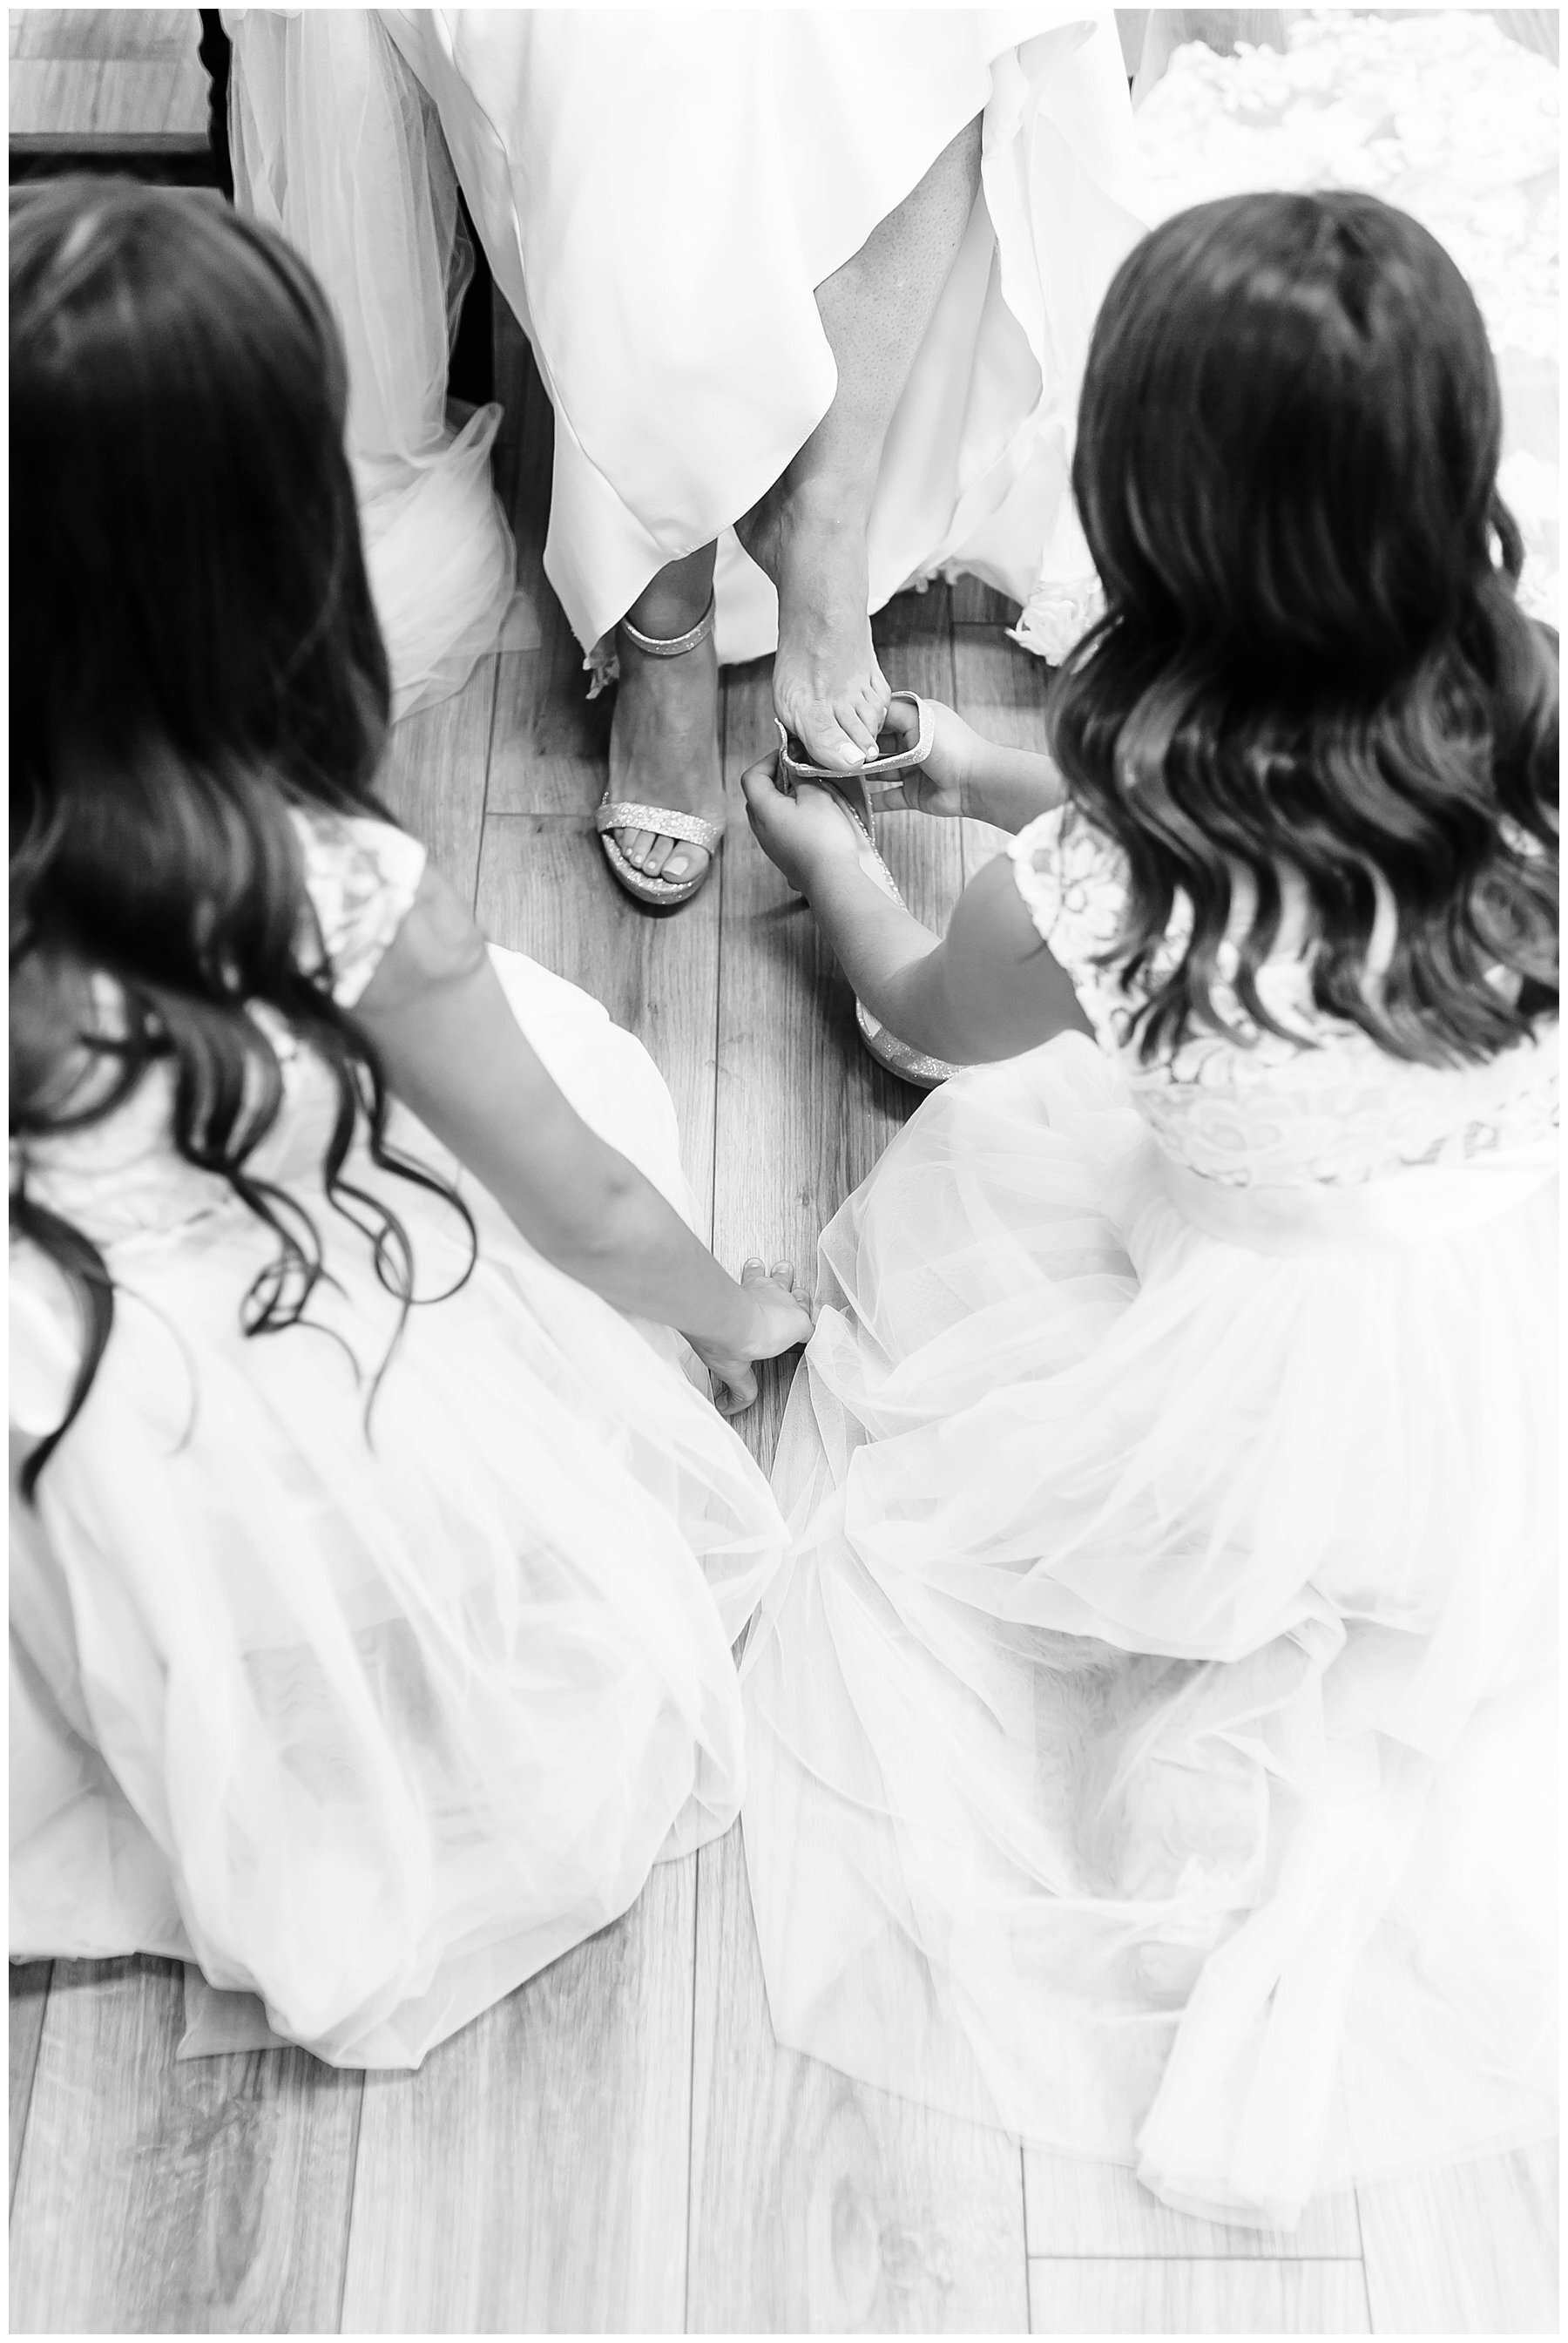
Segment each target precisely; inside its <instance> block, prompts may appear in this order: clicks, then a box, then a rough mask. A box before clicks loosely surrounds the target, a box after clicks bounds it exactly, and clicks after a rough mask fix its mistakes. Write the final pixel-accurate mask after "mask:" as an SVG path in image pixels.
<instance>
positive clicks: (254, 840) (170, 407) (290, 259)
mask: <svg viewBox="0 0 1568 2343" xmlns="http://www.w3.org/2000/svg"><path fill="white" fill-rule="evenodd" d="M10 269H11V496H12V508H11V510H12V537H11V979H12V1015H11V1082H12V1087H11V1131H12V1141H13V1144H12V1164H13V1172H12V1190H11V1226H12V1231H13V1236H14V1238H15V1237H21V1238H23V1239H25V1240H28V1241H30V1242H32V1243H34V1244H35V1245H36V1246H37V1247H38V1248H39V1249H40V1250H41V1251H42V1252H44V1253H45V1254H46V1255H47V1256H48V1258H49V1259H50V1260H51V1261H52V1262H55V1265H56V1266H57V1267H58V1268H59V1270H60V1271H61V1272H63V1274H64V1275H65V1279H66V1280H67V1282H68V1283H69V1284H70V1286H71V1287H72V1289H73V1291H74V1292H75V1296H76V1298H77V1302H78V1304H79V1307H80V1310H81V1313H82V1319H83V1325H84V1342H83V1352H82V1358H81V1363H80V1366H79V1370H78V1373H77V1375H76V1379H75V1387H74V1389H73V1391H72V1393H71V1397H70V1402H69V1405H68V1407H67V1410H66V1413H65V1418H64V1420H63V1422H62V1423H60V1424H59V1426H58V1427H57V1428H56V1429H55V1432H54V1433H51V1434H50V1435H49V1436H48V1437H47V1438H46V1439H45V1441H43V1442H42V1443H41V1444H40V1445H39V1447H38V1448H37V1449H35V1451H34V1453H33V1454H32V1455H31V1457H30V1458H29V1460H28V1462H27V1463H26V1466H25V1470H24V1473H23V1476H22V1485H23V1489H24V1493H25V1495H27V1496H28V1497H29V1498H31V1497H32V1495H33V1493H34V1491H35V1485H36V1483H37V1479H38V1475H39V1473H41V1472H42V1470H43V1468H44V1466H45V1463H47V1461H48V1458H49V1456H50V1455H51V1453H53V1451H54V1449H55V1446H56V1445H57V1443H58V1442H59V1441H60V1439H61V1438H62V1437H63V1435H64V1434H65V1432H66V1431H67V1430H68V1429H69V1427H70V1425H71V1423H73V1422H74V1421H75V1417H76V1415H77V1414H78V1413H79V1412H80V1410H81V1407H82V1404H83V1402H84V1401H85V1398H86V1395H87V1393H88V1391H89V1390H90V1389H91V1386H92V1383H93V1380H94V1377H95V1374H96V1373H97V1370H98V1366H99V1364H100V1363H101V1361H102V1359H103V1355H104V1352H105V1350H106V1346H107V1343H108V1341H109V1336H110V1332H111V1330H112V1326H113V1321H114V1288H113V1282H112V1279H111V1277H110V1273H109V1270H108V1267H107V1264H106V1262H105V1260H104V1257H103V1255H102V1254H101V1252H99V1251H98V1249H97V1247H96V1246H95V1244H94V1243H93V1242H92V1241H91V1240H90V1239H89V1238H88V1237H87V1236H86V1235H85V1233H84V1232H82V1231H80V1230H79V1229H77V1228H75V1227H74V1226H73V1225H72V1224H71V1223H70V1222H68V1221H66V1220H65V1219H63V1218H61V1217H60V1216H59V1215H58V1214H57V1213H55V1212H51V1211H50V1210H49V1209H48V1207H47V1205H46V1204H45V1203H44V1202H40V1201H39V1200H38V1199H37V1198H35V1196H33V1195H32V1194H30V1192H29V1189H28V1176H27V1161H28V1153H29V1148H30V1144H31V1143H33V1142H35V1141H40V1140H47V1139H50V1138H53V1137H56V1136H58V1135H59V1134H61V1133H64V1132H69V1131H79V1130H81V1129H83V1128H85V1126H87V1125H89V1124H91V1123H94V1122H97V1121H101V1120H102V1119H103V1118H104V1117H105V1116H106V1115H109V1114H112V1113H113V1112H114V1111H115V1110H116V1108H117V1107H119V1106H120V1105H122V1104H123V1103H124V1101H126V1099H127V1098H128V1097H129V1096H130V1094H131V1092H132V1091H134V1090H135V1089H136V1086H137V1084H138V1083H139V1082H140V1081H141V1080H142V1078H143V1076H144V1075H145V1074H146V1071H147V1070H148V1068H149V1067H151V1066H153V1065H155V1064H157V1063H166V1064H167V1065H168V1066H169V1067H170V1069H171V1071H172V1082H171V1094H172V1099H173V1113H172V1133H171V1136H172V1141H173V1144H174V1146H175V1147H176V1149H177V1151H178V1152H179V1154H180V1155H181V1156H182V1157H183V1158H184V1159H185V1161H186V1162H187V1163H190V1164H193V1165H195V1166H196V1167H197V1168H198V1169H199V1170H201V1171H204V1172H211V1173H213V1174H215V1175H216V1176H217V1177H218V1178H220V1179H221V1180H223V1181H225V1182H226V1183H227V1185H228V1186H229V1188H231V1189H232V1190H233V1192H234V1193H235V1194H236V1196H237V1197H239V1198H240V1200H241V1201H242V1202H244V1203H245V1204H246V1206H247V1207H248V1208H249V1210H250V1211H251V1212H253V1213H255V1215H256V1218H257V1219H258V1220H259V1221H261V1222H263V1223H265V1225H266V1227H267V1228H268V1229H269V1230H270V1231H271V1232H272V1233H273V1234H274V1235H275V1236H276V1240H277V1247H278V1250H277V1254H276V1259H275V1260H274V1261H273V1262H272V1263H271V1264H270V1265H269V1266H268V1267H267V1268H266V1270H265V1271H264V1272H262V1273H261V1274H260V1275H259V1276H258V1277H257V1279H256V1282H255V1284H254V1285H253V1286H252V1288H251V1290H250V1292H248V1294H247V1295H246V1297H245V1300H244V1302H243V1305H242V1309H241V1322H242V1324H243V1325H244V1326H245V1329H246V1332H248V1333H252V1334H259V1333H264V1332H274V1331H276V1330H277V1329H280V1328H283V1327H286V1326H292V1325H296V1324H298V1323H300V1322H302V1321H303V1320H304V1314H305V1311H306V1308H307V1304H308V1302H309V1300H310V1297H311V1294H312V1292H314V1290H315V1288H316V1287H317V1283H318V1282H319V1281H320V1280H321V1279H322V1278H323V1276H324V1275H326V1274H327V1272H326V1269H325V1265H324V1261H323V1253H322V1245H321V1241H320V1237H319V1234H318V1232H317V1229H316V1226H315V1223H314V1222H313V1220H312V1218H311V1216H310V1214H309V1212H307V1210H306V1209H305V1207H304V1206H303V1204H302V1203H301V1202H299V1200H298V1199H297V1197H295V1196H291V1195H288V1194H286V1193H285V1192H283V1191H282V1190H281V1189H279V1188H277V1187H275V1186H272V1185H269V1184H268V1182H266V1180H265V1179H263V1178H261V1177H260V1176H258V1174H257V1173H256V1172H255V1171H254V1170H253V1169H252V1168H251V1164H252V1158H253V1157H254V1155H255V1152H256V1148H257V1147H258V1145H259V1144H260V1142H261V1141H263V1140H264V1139H265V1138H266V1134H267V1132H268V1131H270V1130H271V1128H272V1126H273V1124H274V1123H275V1121H276V1118H277V1115H278V1111H279V1108H280V1106H281V1103H282V1099H283V1079H282V1074H281V1071H280V1067H279V1061H278V1057H277V1053H276V1050H275V1049H274V1047H273V1044H272V1042H271V1041H269V1039H268V1037H267V1031H266V1021H265V1020H262V1019H258V1018H257V1017H256V1015H255V1014H253V1011H254V1010H255V1009H256V1008H257V1007H258V1006H259V1007H264V1008H265V1009H266V1010H270V1011H275V1012H276V1016H277V1017H278V1018H279V1019H281V1020H282V1021H283V1023H284V1024H285V1025H286V1027H287V1028H288V1029H289V1030H290V1031H292V1032H293V1033H294V1034H295V1035H297V1037H298V1038H299V1040H300V1041H302V1042H303V1043H304V1044H305V1045H306V1046H307V1047H308V1048H309V1049H310V1050H311V1051H314V1052H315V1054H316V1055H317V1058H318V1059H319V1060H320V1061H322V1062H323V1063H324V1064H325V1066H326V1067H327V1070H328V1071H329V1073H330V1075H331V1078H332V1081H333V1082H334V1084H335V1086H336V1090H337V1113H336V1118H335V1121H334V1125H333V1129H332V1131H331V1135H330V1138H329V1140H328V1141H327V1147H326V1151H325V1155H324V1159H323V1162H322V1166H321V1172H322V1182H323V1190H324V1193H325V1195H326V1197H327V1200H328V1201H329V1202H330V1203H331V1205H332V1206H333V1207H334V1208H335V1209H336V1210H337V1212H340V1213H342V1214H344V1215H345V1216H346V1217H347V1219H349V1220H350V1221H351V1222H353V1223H354V1224H355V1226H356V1227H357V1228H358V1229H359V1230H360V1231H361V1232H363V1233H364V1234H365V1235H366V1236H367V1238H368V1240H369V1241H370V1242H371V1244H372V1246H373V1248H374V1256H375V1262H376V1266H377V1273H378V1275H379V1276H380V1278H381V1281H382V1282H383V1284H384V1285H385V1286H386V1287H387V1290H388V1291H389V1292H392V1293H394V1294H395V1295H396V1296H397V1297H398V1298H399V1299H400V1301H401V1302H402V1305H403V1308H402V1313H401V1315H400V1316H399V1320H398V1327H399V1330H400V1328H401V1325H402V1322H403V1319H404V1318H406V1316H407V1309H408V1306H409V1304H410V1302H411V1301H412V1300H413V1299H414V1295H413V1260H412V1254H411V1251H410V1248H409V1245H408V1242H407V1236H406V1234H405V1232H404V1230H403V1228H402V1226H401V1224H400V1223H399V1222H398V1221H397V1217H396V1215H395V1214H394V1213H393V1212H390V1211H389V1210H388V1209H387V1207H386V1206H385V1204H383V1203H382V1202H379V1201H378V1200H377V1198H375V1197H373V1196H371V1195H370V1194H368V1193H367V1192H366V1191H365V1190H364V1189H362V1188H357V1187H356V1186H355V1185H354V1184H353V1183H352V1182H351V1181H350V1180H349V1179H347V1177H346V1176H345V1166H346V1164H347V1161H348V1157H349V1151H350V1148H351V1146H352V1144H353V1142H354V1139H355V1134H356V1132H357V1131H358V1130H361V1129H363V1130H364V1131H366V1132H367V1138H368V1143H369V1147H370V1151H371V1154H372V1156H373V1158H374V1160H375V1161H377V1163H378V1164H380V1165H382V1166H383V1167H384V1168H385V1169H387V1170H388V1171H395V1172H399V1173H401V1174H402V1175H403V1176H404V1177H406V1178H408V1179H410V1180H414V1181H416V1182H418V1183H419V1184H421V1185H424V1186H431V1187H437V1188H439V1189H440V1192H442V1193H443V1194H446V1195H447V1196H448V1197H449V1198H450V1201H451V1202H453V1203H454V1205H455V1207H456V1208H457V1210H458V1211H459V1212H462V1214H463V1217H464V1219H465V1220H467V1212H465V1211H464V1208H463V1207H462V1205H461V1204H460V1202H458V1200H457V1198H456V1196H455V1195H453V1194H452V1193H451V1192H450V1191H448V1190H447V1189H445V1188H442V1187H441V1183H440V1182H437V1181H434V1180H431V1179H430V1178H428V1177H427V1175H426V1174H425V1173H423V1172H420V1171H419V1170H418V1169H417V1167H416V1166H413V1165H411V1164H408V1163H407V1162H405V1161H402V1160H400V1159H399V1158H397V1156H396V1155H395V1154H394V1152H393V1151H391V1150H390V1149H389V1148H388V1146H387V1141H386V1121H387V1090H386V1084H385V1081H384V1077H383V1074H382V1070H381V1067H380V1064H379V1062H378V1061H377V1053H376V1051H375V1049H374V1047H373V1045H372V1044H371V1042H370V1041H369V1039H368V1037H367V1035H366V1034H365V1033H364V1032H363V1031H361V1030H360V1029H359V1028H358V1027H357V1024H356V1023H355V1021H354V1020H353V1018H352V1017H351V1016H349V1015H348V1014H347V1013H346V1012H345V1011H343V1010H342V1009H341V1008H339V1007H338V1005H337V1003H336V1001H334V1000H333V997H332V992H331V989H330V981H331V976H330V970H329V968H328V967H327V966H326V964H325V962H324V961H323V960H322V956H321V954H320V952H319V950H313V949H312V937H313V932H314V919H313V914H312V912H311V910H310V901H309V897H308V895H307V890H306V885H305V873H304V865H303V859H302V855H301V851H300V848H299V844H298V840H297V834H296V830H295V827H294V824H293V823H292V822H291V820H290V819H289V810H290V808H291V807H297V808H309V809H322V810H325V811H327V812H331V813H337V814H344V815H360V814H365V813H372V814H375V815H377V817H379V818H380V819H382V820H388V819H390V817H389V816H387V813H386V811H385V809H383V808H382V807H381V806H380V805H379V804H378V803H377V800H376V799H375V797H374V795H373V793H372V783H373V781H374V779H375V776H376V773H377V769H378V767H379V765H380V762H381V759H382V754H383V750H384V748H385V744H386V738H387V718H388V704H389V690H388V682H387V655H386V652H385V649H383V646H382V642H381V637H380V633H379V630H378V628H377V622H376V617H375V613H374V610H373V608H372V606H371V599H370V590H369V587H368V584H367V578H366V572H365V561H364V555H363V552H362V549H361V546H360V539H359V526H358V517H357V510H356V507H355V498H354V488H353V483H352V480H351V478H350V476H349V470H348V465H347V458H346V456H345V453H344V445H343V427H344V417H345V414H346V410H347V368H346V366H345V361H344V357H343V352H342V348H341V346H340V344H339V341H338V337H337V329H336V327H335V325H334V323H333V321H332V318H331V316H330V314H329V312H328V309H327V303H326V300H325V297H324V296H323V295H322V292H321V290H320V288H319V287H318V286H317V283H316V281H315V279H314V277H312V276H311V274H310V272H309V270H308V269H307V267H306V266H304V264H303V263H302V262H301V261H300V260H299V258H298V257H297V256H296V255H295V254H294V253H292V252H291V251H290V250H289V249H288V247H287V246H286V245H285V244H284V243H283V242H282V241H281V240H280V239H278V238H277V237H276V236H271V235H268V234H267V233H266V232H265V231H263V230H262V229H259V228H257V227H255V226H250V225H248V224H247V223H246V222H245V221H243V220H241V219H240V218H238V217H237V216H236V215H235V214H234V213H233V212H232V211H230V210H229V209H228V208H227V207H226V206H224V205H222V204H220V203H218V202H217V201H216V200H215V199H210V198H206V197H203V196H193V195H187V194H178V193H176V192H174V191H172V190H169V189H162V188H155V187H146V186H133V185H130V184H121V183H117V182H115V181H107V180H103V179H94V180H61V181H56V182H54V183H51V184H48V185H45V186H40V187H36V188H33V189H28V190H26V191H25V192H24V193H23V194H21V195H20V196H15V197H14V198H13V204H12V215H11V255H10ZM316 940H317V944H318V943H319V938H318V936H317V939H316ZM105 978H106V979H108V980H110V982H111V985H112V988H113V995H114V999H115V1001H116V1009H115V1012H114V1014H113V1016H112V1017H111V1018H106V1017H105V1016H104V1015H103V1013H102V1011H101V1005H100V1004H101V1000H102V986H101V980H102V979H105ZM95 980H98V981H95ZM469 1235H470V1239H471V1238H472V1223H471V1222H469ZM394 1341H396V1336H395V1337H394ZM384 1366H385V1362H383V1367H384ZM378 1379H379V1378H377V1380H378ZM373 1396H374V1387H373V1388H372V1397H373Z"/></svg>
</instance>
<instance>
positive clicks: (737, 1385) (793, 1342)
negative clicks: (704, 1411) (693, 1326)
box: [691, 1261, 811, 1415]
mask: <svg viewBox="0 0 1568 2343" xmlns="http://www.w3.org/2000/svg"><path fill="white" fill-rule="evenodd" d="M740 1283H741V1288H742V1290H743V1292H745V1293H746V1295H747V1297H748V1299H749V1301H750V1302H751V1305H752V1321H753V1322H752V1327H751V1331H750V1332H749V1334H748V1336H747V1339H746V1344H745V1348H744V1349H743V1350H742V1351H739V1352H736V1351H726V1350H724V1349H722V1348H720V1346H719V1344H717V1343H714V1342H693V1343H692V1345H691V1347H692V1349H693V1350H694V1351H695V1352H696V1353H697V1355H698V1357H699V1359H700V1360H701V1361H702V1363H703V1365H704V1366H705V1367H706V1368H707V1369H708V1372H709V1374H710V1375H711V1376H712V1377H713V1380H714V1383H715V1384H716V1385H717V1386H718V1388H717V1390H716V1391H715V1393H714V1405H715V1406H716V1407H717V1408H718V1410H719V1413H720V1415H739V1414H740V1413H742V1412H743V1411H744V1410H745V1409H747V1408H749V1406H750V1405H751V1403H752V1401H753V1400H754V1399H755V1398H756V1396H757V1377H756V1374H755V1373H754V1371H753V1368H752V1361H753V1360H755V1359H776V1358H778V1357H779V1354H780V1353H781V1352H784V1351H792V1350H794V1349H795V1348H796V1346H797V1344H798V1343H800V1342H809V1341H810V1339H811V1309H810V1303H809V1300H808V1297H807V1295H806V1294H805V1292H803V1291H802V1290H801V1289H800V1288H799V1287H798V1286H797V1285H796V1283H795V1272H794V1269H793V1267H792V1266H791V1265H790V1263H789V1262H787V1261H776V1262H774V1264H773V1269H772V1273H771V1274H769V1272H767V1271H766V1270H765V1269H764V1268H763V1266H762V1263H761V1262H759V1261H749V1262H746V1264H745V1266H744V1267H743V1268H742V1270H741V1272H740Z"/></svg>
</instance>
